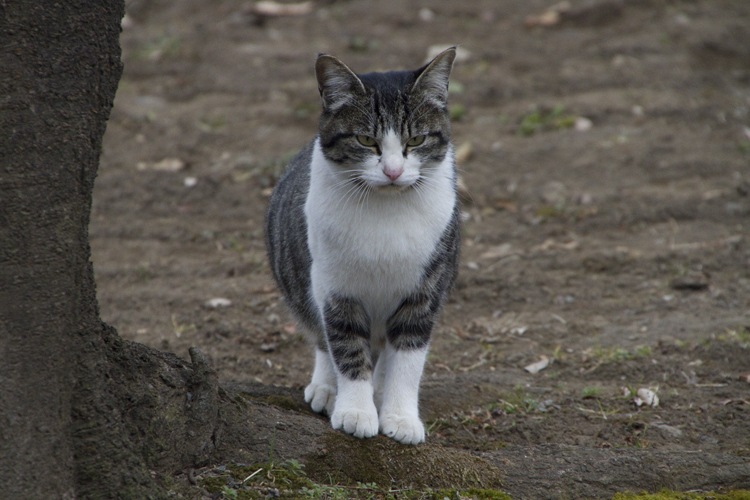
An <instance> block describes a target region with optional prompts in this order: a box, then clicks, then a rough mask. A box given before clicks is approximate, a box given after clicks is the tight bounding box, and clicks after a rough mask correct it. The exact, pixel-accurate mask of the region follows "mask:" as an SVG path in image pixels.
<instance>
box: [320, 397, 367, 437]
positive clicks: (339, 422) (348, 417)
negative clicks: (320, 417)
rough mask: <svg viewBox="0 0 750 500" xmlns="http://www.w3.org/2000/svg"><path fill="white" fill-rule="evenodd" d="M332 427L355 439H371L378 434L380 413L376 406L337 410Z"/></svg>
mask: <svg viewBox="0 0 750 500" xmlns="http://www.w3.org/2000/svg"><path fill="white" fill-rule="evenodd" d="M331 425H332V426H333V428H334V429H341V430H343V431H344V432H347V433H349V434H353V435H354V437H358V438H369V437H372V436H375V435H376V434H377V433H378V412H377V410H376V409H375V405H372V408H368V409H360V408H346V409H341V410H339V409H336V410H334V412H333V415H331Z"/></svg>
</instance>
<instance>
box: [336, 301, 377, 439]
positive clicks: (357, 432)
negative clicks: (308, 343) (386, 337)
mask: <svg viewBox="0 0 750 500" xmlns="http://www.w3.org/2000/svg"><path fill="white" fill-rule="evenodd" d="M323 321H324V324H325V329H326V339H327V341H328V350H329V352H330V354H331V358H332V359H333V366H334V367H335V371H336V383H337V389H338V392H337V395H336V403H335V405H334V409H333V414H332V415H331V425H332V426H333V428H334V429H342V430H344V432H348V433H349V434H353V435H354V436H355V437H359V438H366V437H372V436H374V435H376V434H377V433H378V412H377V409H376V408H375V403H374V402H373V387H372V357H371V353H370V319H369V317H368V315H367V312H366V311H365V308H364V306H363V305H362V303H361V302H360V301H358V300H356V299H352V298H348V297H342V296H339V295H335V294H332V295H330V296H329V297H328V298H327V299H326V302H325V306H324V308H323Z"/></svg>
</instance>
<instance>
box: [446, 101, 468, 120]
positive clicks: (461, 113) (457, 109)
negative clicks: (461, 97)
mask: <svg viewBox="0 0 750 500" xmlns="http://www.w3.org/2000/svg"><path fill="white" fill-rule="evenodd" d="M448 114H450V117H451V120H453V121H460V120H462V119H463V118H464V117H465V116H466V106H464V105H463V104H454V105H452V106H449V107H448Z"/></svg>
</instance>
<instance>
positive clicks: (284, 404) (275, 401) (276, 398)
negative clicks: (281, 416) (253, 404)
mask: <svg viewBox="0 0 750 500" xmlns="http://www.w3.org/2000/svg"><path fill="white" fill-rule="evenodd" d="M265 402H266V403H268V404H269V405H274V406H278V407H279V408H283V409H284V410H292V411H296V412H299V411H300V408H299V406H298V405H297V403H295V402H294V400H293V399H292V398H291V397H289V396H281V395H279V394H272V395H271V396H268V397H266V400H265Z"/></svg>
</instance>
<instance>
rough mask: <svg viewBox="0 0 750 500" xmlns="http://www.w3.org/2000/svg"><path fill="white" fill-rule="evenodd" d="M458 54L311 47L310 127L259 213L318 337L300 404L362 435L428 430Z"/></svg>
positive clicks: (449, 265) (282, 275) (287, 289)
mask: <svg viewBox="0 0 750 500" xmlns="http://www.w3.org/2000/svg"><path fill="white" fill-rule="evenodd" d="M455 56H456V50H455V48H450V49H447V50H445V51H444V52H442V53H441V54H439V55H438V56H437V57H435V58H434V59H433V60H432V61H431V62H430V63H428V64H427V65H425V66H424V67H422V68H420V69H418V70H416V71H391V72H387V73H367V74H361V75H358V74H355V73H354V72H353V71H352V70H351V69H349V67H348V66H346V65H345V64H344V63H343V62H341V61H340V60H339V59H337V58H335V57H333V56H330V55H326V54H320V55H319V56H318V58H317V60H316V63H315V74H316V77H317V80H318V88H319V91H320V97H321V101H322V107H323V111H322V114H321V117H320V121H319V128H318V135H317V136H315V138H314V139H313V140H312V141H311V142H310V143H308V144H307V145H306V146H305V147H304V148H303V149H302V150H301V151H300V152H299V153H298V154H297V156H296V157H295V158H294V159H293V160H292V161H291V163H290V165H289V166H288V167H287V168H286V170H285V171H284V173H283V174H282V176H281V177H280V179H279V181H278V184H277V185H276V187H275V188H274V191H273V193H272V195H271V199H270V203H269V207H268V212H267V214H266V223H265V230H266V245H267V249H268V256H269V261H270V267H271V269H272V271H273V275H274V278H275V279H276V282H277V283H278V285H279V288H280V289H281V292H282V294H283V296H284V298H285V300H286V302H287V304H288V306H289V307H290V309H291V310H292V312H293V314H294V316H295V318H296V319H297V321H298V323H299V324H300V325H301V327H302V329H303V330H305V331H306V332H307V333H308V334H309V337H310V338H311V340H312V343H313V345H314V350H315V368H314V370H313V375H312V380H311V382H310V384H309V385H308V386H307V388H306V389H305V401H307V402H308V403H310V405H311V407H312V409H313V410H314V411H316V412H318V413H327V414H328V415H329V416H330V419H331V424H332V426H333V428H335V429H342V430H344V431H345V432H347V433H349V434H353V435H354V436H356V437H359V438H367V437H371V436H374V435H376V434H377V433H378V431H380V432H381V433H383V434H384V435H386V436H389V437H391V438H393V439H395V440H396V441H398V442H401V443H404V444H418V443H421V442H423V441H424V440H425V430H424V425H423V424H422V421H421V420H420V418H419V408H418V391H419V382H420V379H421V377H422V371H423V369H424V363H425V359H426V356H427V349H428V344H429V341H430V334H431V331H432V328H433V326H434V324H435V320H436V317H437V314H438V311H439V309H440V307H441V305H442V303H443V302H444V301H445V299H446V296H447V294H448V292H449V291H450V289H451V288H452V286H453V283H454V281H455V278H456V273H457V268H458V252H459V246H460V225H459V220H460V219H459V210H458V205H457V196H456V173H455V164H454V159H453V147H452V146H451V142H450V139H451V126H450V121H449V116H448V111H447V98H448V79H449V76H450V72H451V69H452V67H453V61H454V59H455Z"/></svg>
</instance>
